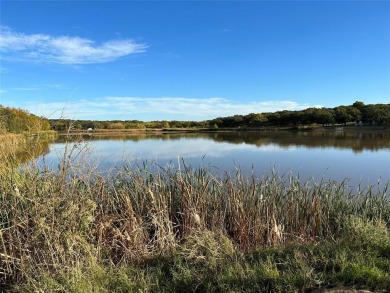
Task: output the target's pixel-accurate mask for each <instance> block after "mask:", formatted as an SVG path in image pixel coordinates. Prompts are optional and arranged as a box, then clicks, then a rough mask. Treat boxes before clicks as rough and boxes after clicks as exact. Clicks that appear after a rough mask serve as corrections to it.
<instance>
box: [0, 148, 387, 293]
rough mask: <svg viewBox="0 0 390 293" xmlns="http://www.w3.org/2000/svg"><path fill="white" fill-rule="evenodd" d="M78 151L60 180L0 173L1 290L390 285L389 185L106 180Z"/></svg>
mask: <svg viewBox="0 0 390 293" xmlns="http://www.w3.org/2000/svg"><path fill="white" fill-rule="evenodd" d="M79 149H80V147H79V145H77V146H73V147H72V146H71V145H69V146H68V150H67V153H66V155H65V156H64V159H63V162H62V163H61V165H60V166H59V169H58V172H52V171H50V170H48V169H39V168H37V166H34V165H33V164H32V165H29V167H26V168H23V169H20V168H17V167H16V166H15V165H12V162H11V163H8V164H3V166H2V168H1V169H0V182H1V184H0V260H1V262H0V279H1V280H0V284H5V286H7V289H8V290H10V291H15V292H16V291H18V292H19V291H21V292H31V291H34V290H36V291H38V290H41V291H43V292H138V291H139V292H183V291H184V292H186V291H189V292H241V291H245V292H305V290H308V289H309V288H316V287H332V286H338V285H344V286H348V287H357V288H358V287H359V288H360V287H364V288H370V289H375V290H378V291H381V290H382V291H383V292H385V291H386V290H387V288H390V236H389V222H390V201H389V195H388V194H387V188H386V187H385V188H382V189H379V188H378V189H377V188H374V187H371V188H368V189H366V190H363V191H362V190H360V191H356V192H354V193H353V192H351V191H349V189H348V187H347V182H341V183H336V182H320V183H318V184H313V182H306V183H302V182H301V181H300V180H299V179H297V178H294V177H289V178H287V179H286V178H283V177H282V178H281V177H278V176H277V175H274V176H271V177H269V178H254V177H244V176H242V175H241V174H240V173H239V172H238V173H237V174H235V175H234V176H230V175H228V174H226V175H224V176H222V177H220V178H219V177H215V176H214V175H213V174H211V173H210V172H208V170H205V169H192V168H190V167H188V166H184V168H183V169H173V168H170V167H166V168H161V167H159V166H155V169H154V170H150V169H148V168H147V167H146V166H138V167H135V168H130V167H124V168H123V171H121V172H119V173H117V175H116V176H115V177H110V178H108V179H107V178H104V177H101V176H99V173H97V172H96V171H94V169H93V168H91V169H85V168H84V169H81V167H82V166H84V165H83V163H82V162H79V163H77V164H76V163H75V162H77V160H74V158H79V157H82V155H81V154H80V153H78V150H79ZM80 170H83V172H80ZM0 289H3V288H1V285H0Z"/></svg>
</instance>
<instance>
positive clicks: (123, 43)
mask: <svg viewBox="0 0 390 293" xmlns="http://www.w3.org/2000/svg"><path fill="white" fill-rule="evenodd" d="M146 48H147V46H146V45H145V44H138V43H136V42H134V41H133V40H131V39H118V40H110V41H107V42H103V43H101V44H97V43H96V42H95V41H93V40H90V39H85V38H80V37H77V36H75V37H69V36H50V35H46V34H30V35H29V34H24V33H20V32H15V31H13V30H12V29H10V28H8V27H6V26H1V27H0V52H2V53H3V56H5V57H6V58H10V59H12V60H21V61H34V62H47V63H59V64H74V65H77V64H91V63H105V62H110V61H114V60H116V59H118V58H121V57H124V56H127V55H131V54H135V53H140V52H143V51H145V49H146Z"/></svg>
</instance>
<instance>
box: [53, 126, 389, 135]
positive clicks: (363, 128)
mask: <svg viewBox="0 0 390 293" xmlns="http://www.w3.org/2000/svg"><path fill="white" fill-rule="evenodd" d="M240 131H248V132H262V131H302V132H305V131H338V132H341V131H343V132H356V133H357V132H383V133H388V132H390V126H378V125H374V126H368V125H364V126H355V125H354V126H340V125H330V126H317V125H316V126H292V127H278V126H265V127H229V128H132V129H93V130H72V131H67V132H59V135H60V136H66V135H72V136H73V135H99V136H104V135H132V134H139V133H149V134H163V133H205V132H210V133H212V132H240Z"/></svg>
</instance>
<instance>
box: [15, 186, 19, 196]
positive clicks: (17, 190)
mask: <svg viewBox="0 0 390 293" xmlns="http://www.w3.org/2000/svg"><path fill="white" fill-rule="evenodd" d="M14 190H15V195H16V196H20V191H19V188H18V187H17V186H16V185H15V188H14Z"/></svg>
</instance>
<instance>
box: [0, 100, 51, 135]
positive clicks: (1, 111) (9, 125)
mask: <svg viewBox="0 0 390 293" xmlns="http://www.w3.org/2000/svg"><path fill="white" fill-rule="evenodd" d="M50 129H51V125H50V123H49V120H48V119H46V118H42V117H39V116H36V115H33V114H30V113H29V112H27V111H25V110H22V109H16V108H9V107H4V106H2V105H0V133H7V132H10V133H23V132H28V133H38V132H41V131H45V130H50Z"/></svg>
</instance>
